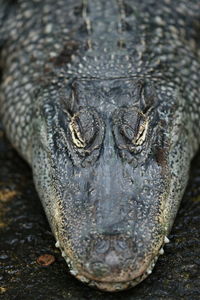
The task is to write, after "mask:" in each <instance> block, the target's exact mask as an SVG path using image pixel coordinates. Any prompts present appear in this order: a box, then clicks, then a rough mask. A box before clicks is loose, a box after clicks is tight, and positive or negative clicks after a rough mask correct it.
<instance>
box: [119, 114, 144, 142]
mask: <svg viewBox="0 0 200 300" xmlns="http://www.w3.org/2000/svg"><path fill="white" fill-rule="evenodd" d="M121 121H122V125H121V134H122V135H124V136H125V137H126V138H127V139H128V140H129V141H130V142H131V143H132V144H134V145H135V146H141V145H142V144H143V142H144V141H145V138H146V133H147V129H148V120H147V118H146V116H145V115H144V114H143V113H142V112H140V111H137V110H136V109H131V110H130V111H127V112H124V114H123V115H122V120H121Z"/></svg>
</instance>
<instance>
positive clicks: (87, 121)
mask: <svg viewBox="0 0 200 300" xmlns="http://www.w3.org/2000/svg"><path fill="white" fill-rule="evenodd" d="M69 129H70V132H71V137H72V142H73V144H74V145H75V146H76V147H78V148H85V147H87V146H88V145H89V144H91V142H92V141H93V140H94V138H95V136H96V133H97V132H98V126H97V125H96V122H95V118H94V115H93V114H92V112H90V111H88V110H86V109H82V110H80V111H79V112H78V113H76V114H75V115H74V116H73V117H72V118H71V122H70V123H69Z"/></svg>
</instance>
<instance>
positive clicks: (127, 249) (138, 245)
mask: <svg viewBox="0 0 200 300" xmlns="http://www.w3.org/2000/svg"><path fill="white" fill-rule="evenodd" d="M161 243H162V241H161ZM145 244H146V242H145V241H142V240H141V239H140V242H136V241H133V237H131V236H130V237H129V236H128V235H127V236H125V235H120V234H113V235H112V234H103V235H101V236H100V237H99V238H95V239H93V238H92V237H91V239H90V241H89V242H88V246H87V248H86V252H85V258H84V261H82V262H81V263H79V262H78V261H77V264H75V265H74V266H75V269H73V267H72V269H71V272H72V274H73V275H75V276H76V277H77V278H78V279H80V280H81V281H83V282H87V283H88V284H89V285H90V286H94V287H97V288H99V289H101V290H104V291H118V290H123V289H126V288H130V287H133V286H135V285H136V284H138V283H139V282H140V281H142V280H143V279H144V278H145V277H147V276H148V275H149V274H150V273H151V270H152V268H153V267H154V265H155V262H156V260H157V258H158V256H157V255H155V254H154V251H153V253H152V247H151V246H152V245H151V246H150V247H148V245H147V248H146V249H145V247H144V245H145ZM159 244H160V243H159V242H158V244H157V246H158V247H160V246H159ZM142 245H143V249H142ZM84 247H85V245H84ZM156 248H157V247H156ZM147 249H148V251H147ZM154 250H155V249H154ZM158 251H159V249H158V250H156V252H157V253H158ZM148 253H149V255H148ZM82 258H83V257H82ZM73 262H76V259H74V260H73Z"/></svg>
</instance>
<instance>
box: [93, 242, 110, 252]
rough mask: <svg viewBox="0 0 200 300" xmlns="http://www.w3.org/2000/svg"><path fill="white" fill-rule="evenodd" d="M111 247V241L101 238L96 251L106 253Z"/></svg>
mask: <svg viewBox="0 0 200 300" xmlns="http://www.w3.org/2000/svg"><path fill="white" fill-rule="evenodd" d="M109 247H110V242H109V241H108V240H99V241H98V242H97V243H96V252H97V253H99V254H104V253H105V252H106V251H107V250H108V249H109Z"/></svg>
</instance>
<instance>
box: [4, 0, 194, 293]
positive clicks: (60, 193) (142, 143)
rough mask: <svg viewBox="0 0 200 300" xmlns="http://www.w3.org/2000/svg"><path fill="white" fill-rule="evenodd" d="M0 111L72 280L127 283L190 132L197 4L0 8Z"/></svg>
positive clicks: (175, 198)
mask: <svg viewBox="0 0 200 300" xmlns="http://www.w3.org/2000/svg"><path fill="white" fill-rule="evenodd" d="M0 5H1V6H0V7H1V10H0V25H1V27H0V28H1V29H0V45H1V64H0V66H1V69H2V84H1V100H0V101H1V102H0V104H1V113H2V119H3V124H4V126H5V129H6V132H7V135H8V138H9V139H10V141H11V142H12V144H13V146H14V147H15V148H16V149H17V150H18V152H19V153H20V154H21V155H22V156H23V157H24V158H25V159H26V160H27V162H28V163H29V164H30V165H31V167H32V170H33V176H34V181H35V185H36V188H37V191H38V193H39V196H40V198H41V201H42V203H43V206H44V209H45V211H46V214H47V217H48V220H49V223H50V226H51V228H52V231H53V233H54V235H55V238H56V240H57V242H56V246H58V247H60V249H61V251H62V255H63V256H64V257H65V259H66V261H67V263H68V265H69V267H70V270H71V273H72V274H73V275H75V276H76V277H77V278H78V279H80V280H81V281H83V282H87V283H88V284H89V285H91V286H95V287H98V288H99V289H102V290H105V291H118V290H122V289H126V288H129V287H132V286H134V285H136V284H138V283H139V282H140V281H142V280H143V279H144V278H146V277H147V275H148V274H150V273H151V271H152V268H153V267H154V265H155V262H156V260H157V258H158V256H159V254H162V253H163V249H162V247H163V245H164V243H166V242H168V239H167V238H166V236H167V235H168V233H169V231H170V229H171V226H172V224H173V221H174V218H175V215H176V212H177V209H178V206H179V203H180V200H181V198H182V195H183V192H184V189H185V187H186V184H187V179H188V172H189V166H190V161H191V159H192V157H193V156H194V154H195V152H196V151H197V149H198V146H199V141H200V137H199V132H200V124H199V120H200V108H199V107H200V105H199V103H200V85H199V81H200V50H199V46H200V42H199V41H200V38H199V29H200V2H199V0H192V1H186V0H181V1H178V0H177V1H176V0H173V1H172V0H160V1H156V0H126V1H125V0H110V1H106V0H101V1H97V0H83V1H81V0H76V1H74V0H73V1H72V0H59V1H51V0H45V1H42V0H32V1H31V0H29V1H28V0H27V1H25V0H21V1H20V0H19V1H17V2H15V1H2V0H1V1H0Z"/></svg>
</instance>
